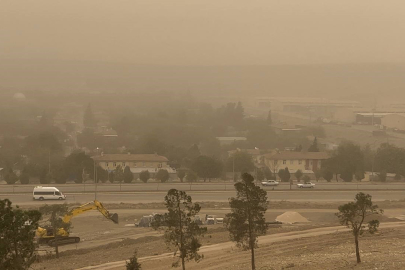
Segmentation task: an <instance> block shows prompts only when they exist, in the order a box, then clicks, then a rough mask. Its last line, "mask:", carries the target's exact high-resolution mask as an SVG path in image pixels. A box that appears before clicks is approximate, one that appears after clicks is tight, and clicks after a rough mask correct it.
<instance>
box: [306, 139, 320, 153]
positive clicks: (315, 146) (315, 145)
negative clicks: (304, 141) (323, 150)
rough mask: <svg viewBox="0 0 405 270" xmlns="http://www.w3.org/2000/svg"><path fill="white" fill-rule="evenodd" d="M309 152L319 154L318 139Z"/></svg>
mask: <svg viewBox="0 0 405 270" xmlns="http://www.w3.org/2000/svg"><path fill="white" fill-rule="evenodd" d="M308 152H319V147H318V139H317V138H316V137H315V139H314V141H313V142H312V144H311V146H310V147H309V148H308Z"/></svg>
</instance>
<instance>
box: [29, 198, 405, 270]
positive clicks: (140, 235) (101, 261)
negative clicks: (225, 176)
mask: <svg viewBox="0 0 405 270" xmlns="http://www.w3.org/2000/svg"><path fill="white" fill-rule="evenodd" d="M337 206H338V204H337V203H333V202H330V203H317V202H313V203H309V202H307V203H299V202H288V201H283V202H270V204H269V209H268V211H267V213H266V221H267V222H269V229H268V232H267V235H265V236H262V237H260V238H259V241H258V249H257V250H256V252H257V253H256V254H257V255H256V258H257V259H256V260H257V268H258V269H288V268H292V269H308V270H309V269H351V268H355V269H370V267H371V265H372V266H373V269H403V268H404V267H405V260H403V259H401V258H403V256H398V254H402V253H403V251H402V250H401V247H402V246H403V245H404V244H405V226H404V225H405V222H403V221H402V219H403V217H404V216H403V211H402V209H403V207H404V206H405V202H388V201H385V202H380V203H379V206H380V207H382V208H384V209H385V212H384V215H383V216H381V217H380V221H381V226H380V230H379V232H378V234H377V236H373V237H369V236H367V235H366V234H365V235H364V237H362V239H361V251H362V255H363V258H364V263H362V264H359V265H356V262H355V256H354V253H355V249H354V243H353V237H352V235H351V233H350V232H349V231H348V230H347V229H346V228H345V227H343V226H340V225H339V223H338V220H337V218H336V217H335V213H336V208H337ZM201 207H202V210H201V212H200V215H199V217H198V219H199V220H200V222H201V224H204V225H206V226H207V228H208V231H207V234H206V235H205V236H204V237H203V238H202V248H201V249H200V253H201V254H203V255H204V259H203V260H201V261H200V262H199V263H196V262H189V263H188V265H187V269H212V270H213V269H247V268H248V267H249V263H250V261H249V260H250V254H249V252H248V251H243V250H242V249H240V248H238V247H236V246H235V243H233V242H230V239H229V232H228V231H227V230H226V228H225V227H224V224H223V217H224V216H225V215H226V214H227V213H228V212H229V205H228V203H223V202H222V203H214V202H205V203H201ZM71 208H72V209H76V211H75V213H76V214H77V213H78V212H80V213H81V214H78V215H76V214H75V215H74V217H73V216H72V217H71V222H72V228H71V234H70V235H69V238H72V239H77V237H80V242H75V241H73V242H72V241H71V242H69V243H61V245H60V246H59V259H56V258H55V254H54V247H51V246H49V244H46V243H43V244H41V245H40V247H39V249H38V255H39V259H38V262H36V263H34V264H33V266H32V268H33V269H35V270H40V269H55V270H56V269H60V270H62V269H83V270H84V269H114V270H118V269H125V262H126V260H128V258H130V257H131V256H132V255H133V254H134V252H137V256H138V258H139V261H140V262H141V263H142V267H143V269H153V270H155V269H156V270H158V269H159V270H163V269H169V268H171V264H172V262H173V261H174V259H175V258H174V251H175V250H172V249H170V248H168V247H167V246H166V245H165V241H164V238H163V234H162V232H160V231H156V230H154V229H152V228H151V227H150V221H151V220H152V219H153V215H155V214H159V213H163V212H165V207H164V205H163V203H149V204H123V203H121V204H106V205H105V207H104V208H97V207H94V204H92V203H91V204H87V205H86V208H88V209H89V208H92V209H91V210H92V211H85V212H86V213H84V212H81V211H78V210H79V209H80V206H77V205H76V206H75V205H72V206H71ZM98 209H99V210H101V211H100V212H99V211H97V210H98ZM102 209H104V210H102ZM106 209H108V211H109V212H108V211H107V212H105V211H106ZM89 210H90V209H89ZM113 212H114V214H111V213H113ZM113 215H114V221H113V220H111V218H110V217H112V216H113ZM117 215H118V216H119V223H116V222H115V221H117V219H116V218H117ZM39 239H41V238H39ZM62 239H63V237H62ZM383 258H384V259H383ZM391 259H392V260H391ZM332 265H333V267H332ZM331 267H332V268H331Z"/></svg>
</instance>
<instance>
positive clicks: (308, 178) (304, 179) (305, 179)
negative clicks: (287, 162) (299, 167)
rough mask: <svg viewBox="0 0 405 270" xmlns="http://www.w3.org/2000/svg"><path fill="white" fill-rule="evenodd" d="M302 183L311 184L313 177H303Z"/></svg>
mask: <svg viewBox="0 0 405 270" xmlns="http://www.w3.org/2000/svg"><path fill="white" fill-rule="evenodd" d="M302 181H304V183H305V182H309V181H311V177H309V176H308V175H304V177H302Z"/></svg>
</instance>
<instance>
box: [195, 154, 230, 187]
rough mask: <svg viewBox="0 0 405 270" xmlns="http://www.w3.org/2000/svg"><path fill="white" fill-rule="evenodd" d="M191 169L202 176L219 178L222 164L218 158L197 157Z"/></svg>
mask: <svg viewBox="0 0 405 270" xmlns="http://www.w3.org/2000/svg"><path fill="white" fill-rule="evenodd" d="M191 169H192V170H193V171H194V172H196V173H197V175H198V176H199V177H200V178H203V179H204V182H205V181H206V179H207V178H208V179H211V178H217V177H220V176H221V172H222V164H221V162H219V161H218V160H216V159H213V158H211V157H207V156H199V157H197V158H196V159H195V160H194V161H193V163H192V164H191Z"/></svg>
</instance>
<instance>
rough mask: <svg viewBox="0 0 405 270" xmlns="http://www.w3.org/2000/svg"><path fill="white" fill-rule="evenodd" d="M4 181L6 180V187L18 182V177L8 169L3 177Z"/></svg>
mask: <svg viewBox="0 0 405 270" xmlns="http://www.w3.org/2000/svg"><path fill="white" fill-rule="evenodd" d="M4 180H6V182H7V184H8V185H14V184H15V183H16V182H17V181H18V177H17V175H16V174H15V172H14V171H13V170H12V169H9V171H8V172H7V173H6V175H5V176H4Z"/></svg>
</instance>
